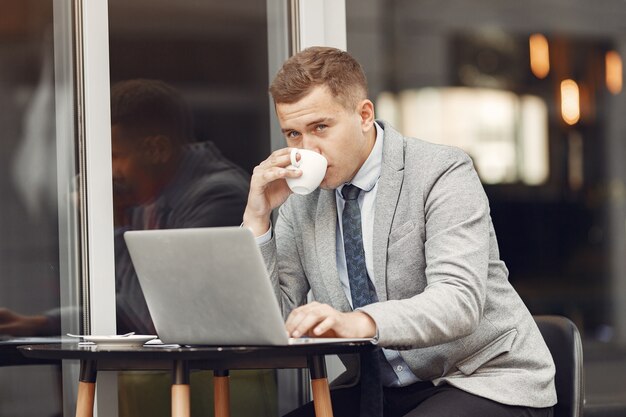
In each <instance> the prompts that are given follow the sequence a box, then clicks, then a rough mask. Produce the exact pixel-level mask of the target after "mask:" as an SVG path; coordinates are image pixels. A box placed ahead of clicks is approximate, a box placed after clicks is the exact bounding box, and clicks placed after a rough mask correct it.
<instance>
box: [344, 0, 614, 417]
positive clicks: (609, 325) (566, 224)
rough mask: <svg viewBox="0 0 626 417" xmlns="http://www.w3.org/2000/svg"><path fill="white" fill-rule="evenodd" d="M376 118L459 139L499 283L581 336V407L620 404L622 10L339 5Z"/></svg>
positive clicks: (453, 1)
mask: <svg viewBox="0 0 626 417" xmlns="http://www.w3.org/2000/svg"><path fill="white" fill-rule="evenodd" d="M346 7H347V30H348V33H347V41H348V50H349V51H350V52H351V53H352V54H353V55H355V56H356V57H357V58H358V59H359V60H360V61H361V63H362V64H363V65H364V67H365V70H366V72H367V76H368V79H369V84H370V87H371V89H370V96H371V98H372V99H373V100H375V104H376V106H377V112H378V116H379V117H382V118H384V119H387V120H388V121H389V122H391V123H392V124H393V125H395V127H396V128H398V129H399V130H400V131H402V132H403V133H405V134H407V135H413V136H416V137H420V138H421V139H424V140H429V141H433V142H439V143H445V144H449V145H454V146H459V147H461V148H463V149H464V150H465V151H466V152H467V153H468V154H469V155H470V156H471V157H472V159H473V160H474V163H475V166H476V168H477V170H478V172H479V175H480V177H481V179H482V181H483V184H484V187H485V190H486V192H487V194H488V197H489V199H490V204H491V216H492V218H493V222H494V226H495V229H496V232H497V235H498V242H499V247H500V252H501V256H502V258H503V259H504V261H505V262H506V263H507V266H508V267H509V269H510V280H511V282H512V283H513V285H514V286H515V288H516V289H517V290H518V292H519V293H520V295H521V296H522V298H523V299H524V301H525V302H526V304H527V306H528V307H529V309H530V310H531V312H532V313H533V314H560V315H564V316H567V317H569V318H570V319H571V320H573V321H574V322H575V323H576V325H577V326H578V328H579V329H580V331H581V333H582V336H583V345H584V350H585V370H586V390H587V393H586V398H587V405H586V407H587V408H588V411H591V412H594V411H599V410H601V409H607V408H609V407H615V404H619V407H622V408H620V410H622V413H623V412H624V411H623V410H626V376H625V375H626V374H625V373H624V372H623V370H624V368H625V367H626V307H625V306H626V257H625V256H624V254H625V253H626V227H625V225H626V222H625V219H626V199H625V198H624V195H625V192H624V190H625V189H626V187H625V183H626V169H625V165H624V161H626V142H625V141H624V132H625V131H626V121H625V120H626V119H625V118H624V117H623V114H624V111H625V105H626V96H625V95H624V92H623V89H622V77H623V66H622V61H623V59H624V56H625V54H626V42H625V38H624V30H623V21H624V18H625V17H626V3H624V2H623V1H617V0H615V1H607V2H604V3H603V4H602V7H598V4H596V3H594V2H591V1H575V2H568V3H567V4H565V3H563V2H559V1H553V0H549V1H545V0H543V1H525V2H513V1H490V0H475V1H470V2H468V1H458V0H444V1H437V2H433V1H426V0H419V1H401V0H391V1H383V0H367V1H360V0H347V1H346Z"/></svg>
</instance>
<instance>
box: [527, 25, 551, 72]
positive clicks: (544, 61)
mask: <svg viewBox="0 0 626 417" xmlns="http://www.w3.org/2000/svg"><path fill="white" fill-rule="evenodd" d="M528 44H529V46H530V69H531V71H532V72H533V74H535V77H537V78H546V77H547V76H548V73H549V72H550V48H549V46H548V40H547V39H546V37H545V36H543V35H542V34H540V33H535V34H533V35H530V39H529V41H528Z"/></svg>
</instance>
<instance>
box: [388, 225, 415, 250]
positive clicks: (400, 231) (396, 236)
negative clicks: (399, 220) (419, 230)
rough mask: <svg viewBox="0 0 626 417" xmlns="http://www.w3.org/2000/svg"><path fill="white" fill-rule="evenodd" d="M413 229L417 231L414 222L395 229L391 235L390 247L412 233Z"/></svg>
mask: <svg viewBox="0 0 626 417" xmlns="http://www.w3.org/2000/svg"><path fill="white" fill-rule="evenodd" d="M413 229H415V223H414V222H413V220H409V221H408V222H406V223H404V224H402V225H400V226H398V227H396V228H395V229H393V230H392V231H391V233H389V246H391V245H393V244H394V243H396V242H397V241H399V240H400V239H402V238H403V237H405V236H406V235H408V234H409V233H411V232H412V231H413Z"/></svg>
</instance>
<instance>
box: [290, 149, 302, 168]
mask: <svg viewBox="0 0 626 417" xmlns="http://www.w3.org/2000/svg"><path fill="white" fill-rule="evenodd" d="M299 151H300V150H299V149H297V148H294V149H292V150H291V154H290V155H289V158H290V159H291V165H293V166H294V167H296V168H298V167H299V166H300V161H302V155H300V161H298V160H297V155H298V152H299Z"/></svg>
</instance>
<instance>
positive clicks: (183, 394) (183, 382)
mask: <svg viewBox="0 0 626 417" xmlns="http://www.w3.org/2000/svg"><path fill="white" fill-rule="evenodd" d="M172 377H173V378H172V379H173V381H172V417H191V392H190V386H189V365H188V363H187V361H182V360H179V361H176V362H175V363H174V369H173V374H172Z"/></svg>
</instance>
